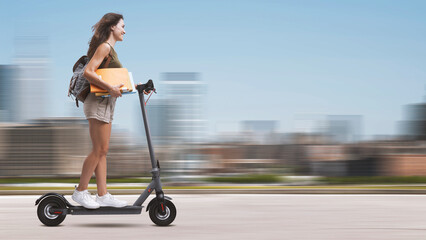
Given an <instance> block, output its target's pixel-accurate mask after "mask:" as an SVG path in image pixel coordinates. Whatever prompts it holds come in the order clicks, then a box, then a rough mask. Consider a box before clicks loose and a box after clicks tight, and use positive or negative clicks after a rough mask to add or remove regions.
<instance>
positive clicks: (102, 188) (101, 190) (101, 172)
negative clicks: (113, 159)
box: [95, 123, 111, 196]
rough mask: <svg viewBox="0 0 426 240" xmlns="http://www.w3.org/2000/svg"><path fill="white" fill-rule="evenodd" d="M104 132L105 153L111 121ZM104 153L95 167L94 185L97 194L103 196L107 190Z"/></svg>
mask: <svg viewBox="0 0 426 240" xmlns="http://www.w3.org/2000/svg"><path fill="white" fill-rule="evenodd" d="M105 132H106V134H107V135H108V141H107V142H106V143H107V146H106V153H108V146H109V139H110V136H111V123H109V124H108V128H106V129H105ZM106 153H105V157H104V158H102V159H100V160H99V162H98V165H97V166H96V168H95V175H96V185H97V189H98V195H99V196H103V195H105V194H106V193H107V192H108V191H107V161H106Z"/></svg>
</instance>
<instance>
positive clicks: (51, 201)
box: [37, 197, 66, 226]
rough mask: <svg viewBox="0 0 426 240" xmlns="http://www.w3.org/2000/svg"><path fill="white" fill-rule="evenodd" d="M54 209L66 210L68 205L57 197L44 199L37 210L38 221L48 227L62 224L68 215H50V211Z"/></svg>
mask: <svg viewBox="0 0 426 240" xmlns="http://www.w3.org/2000/svg"><path fill="white" fill-rule="evenodd" d="M52 208H60V209H65V208H66V204H65V203H64V201H62V200H61V199H59V198H57V197H47V198H44V199H43V200H42V201H41V202H40V203H39V205H38V208H37V216H38V219H39V220H40V221H41V222H42V223H43V224H44V225H47V226H57V225H59V224H61V223H62V222H63V221H64V219H65V217H66V215H65V214H63V215H57V214H52V213H50V209H52Z"/></svg>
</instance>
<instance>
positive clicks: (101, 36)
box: [87, 13, 124, 58]
mask: <svg viewBox="0 0 426 240" xmlns="http://www.w3.org/2000/svg"><path fill="white" fill-rule="evenodd" d="M120 19H123V20H124V18H123V15H121V14H118V13H107V14H105V15H104V16H103V17H102V18H101V20H99V22H97V23H96V24H95V25H93V27H92V31H93V32H94V33H93V37H92V39H90V41H89V50H87V56H88V57H89V58H92V57H93V55H94V54H95V52H96V49H97V48H98V47H99V45H101V43H103V42H105V41H106V40H108V38H109V35H110V33H111V27H112V26H115V25H117V24H118V22H119V21H120Z"/></svg>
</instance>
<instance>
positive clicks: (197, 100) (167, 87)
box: [161, 72, 207, 143]
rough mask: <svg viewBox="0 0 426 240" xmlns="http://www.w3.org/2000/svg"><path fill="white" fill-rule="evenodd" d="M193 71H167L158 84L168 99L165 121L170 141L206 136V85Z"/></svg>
mask: <svg viewBox="0 0 426 240" xmlns="http://www.w3.org/2000/svg"><path fill="white" fill-rule="evenodd" d="M199 78H200V74H199V73H195V72H167V73H163V75H162V80H163V81H162V84H161V86H162V87H163V89H164V96H165V98H166V99H167V100H168V101H167V104H168V107H167V108H165V109H167V111H168V113H167V114H166V115H165V116H166V117H167V120H166V124H167V129H168V130H169V132H168V135H169V139H170V140H171V141H174V142H181V141H183V142H192V143H196V142H202V141H203V140H204V139H205V136H206V127H207V121H206V119H205V118H204V114H203V107H204V95H205V94H204V93H205V90H206V85H205V84H204V83H203V82H201V81H200V80H199Z"/></svg>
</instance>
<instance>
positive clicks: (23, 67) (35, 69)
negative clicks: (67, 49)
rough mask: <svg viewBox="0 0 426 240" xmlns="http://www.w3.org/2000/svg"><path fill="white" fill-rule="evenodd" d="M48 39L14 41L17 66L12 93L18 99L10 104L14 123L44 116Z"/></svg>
mask: <svg viewBox="0 0 426 240" xmlns="http://www.w3.org/2000/svg"><path fill="white" fill-rule="evenodd" d="M48 46H49V45H48V37H47V36H18V37H16V38H15V49H16V54H15V59H14V61H15V65H16V66H17V75H16V77H17V78H16V80H17V81H16V84H15V89H16V91H14V94H16V96H19V98H18V99H16V100H15V101H14V102H13V104H14V107H15V108H16V118H15V119H16V121H19V122H25V121H28V120H30V119H36V118H42V117H45V116H46V112H47V107H46V100H47V94H48V90H47V88H48V81H47V80H48V78H49V71H48V61H49V59H48V52H49V51H48Z"/></svg>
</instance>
